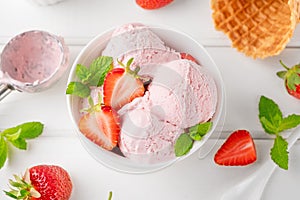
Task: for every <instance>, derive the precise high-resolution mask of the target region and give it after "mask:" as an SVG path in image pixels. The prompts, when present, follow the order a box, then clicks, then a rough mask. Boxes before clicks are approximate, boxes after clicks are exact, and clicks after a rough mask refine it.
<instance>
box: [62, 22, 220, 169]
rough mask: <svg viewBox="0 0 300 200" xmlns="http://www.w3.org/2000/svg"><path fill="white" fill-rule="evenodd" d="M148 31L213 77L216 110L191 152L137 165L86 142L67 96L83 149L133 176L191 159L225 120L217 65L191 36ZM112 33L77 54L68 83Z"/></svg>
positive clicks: (159, 29) (75, 106) (75, 103)
mask: <svg viewBox="0 0 300 200" xmlns="http://www.w3.org/2000/svg"><path fill="white" fill-rule="evenodd" d="M150 29H151V30H152V31H153V32H154V33H156V34H157V35H158V36H159V37H160V38H161V39H162V41H164V42H165V43H166V45H167V46H169V47H171V48H174V49H175V50H177V51H178V52H186V53H189V54H191V55H193V57H195V58H196V60H198V61H199V62H200V63H201V65H203V66H204V67H205V68H206V70H207V71H208V73H209V74H210V75H211V76H212V77H213V79H214V80H215V83H216V85H217V93H218V101H217V102H218V103H217V109H216V113H215V114H214V116H213V118H212V121H213V127H212V129H211V130H210V131H209V132H208V133H207V134H206V135H205V136H204V137H203V138H202V140H201V141H197V142H195V143H194V145H193V148H192V149H191V151H190V152H189V153H188V154H187V155H185V156H182V157H179V158H176V159H174V160H171V161H168V162H164V163H158V164H139V163H136V162H132V161H130V160H129V159H128V158H125V157H122V156H120V155H118V154H116V153H114V152H110V151H107V150H104V149H102V148H101V147H99V146H97V145H96V144H94V143H93V142H91V141H90V140H89V139H87V138H86V137H85V136H84V135H83V134H81V133H80V131H79V128H78V126H77V123H78V121H79V118H80V113H79V108H78V105H79V98H78V97H76V96H72V95H68V96H67V104H68V109H69V114H70V116H71V118H72V121H73V124H74V126H75V129H76V132H77V134H78V136H79V138H80V139H81V141H82V145H83V146H84V147H85V148H86V150H87V151H88V152H89V153H90V154H91V155H92V156H93V157H94V158H95V159H96V160H97V161H99V162H100V163H102V164H103V165H105V166H107V167H109V168H112V169H114V170H117V171H121V172H127V173H135V174H137V173H148V172H154V171H157V170H160V169H162V168H165V167H167V166H170V165H171V164H173V163H175V162H177V161H180V160H183V159H184V158H186V157H188V156H190V155H191V154H193V153H195V152H196V151H197V150H199V149H200V148H201V146H202V145H203V144H204V143H205V142H206V141H207V139H208V138H209V137H210V136H211V135H212V134H213V132H214V131H215V129H216V127H217V126H219V123H220V121H221V120H220V119H221V118H223V117H224V116H223V115H222V110H223V108H224V101H225V90H224V86H223V81H222V77H221V74H220V71H219V69H218V68H217V66H216V64H215V63H214V62H213V60H212V59H211V57H210V56H209V55H208V53H207V51H206V50H205V49H204V47H203V46H202V45H201V44H199V43H198V42H197V41H195V40H194V39H192V38H191V37H190V36H188V35H186V34H184V33H181V32H178V31H175V30H172V29H169V28H162V27H153V26H150ZM113 30H114V29H112V30H109V31H107V32H104V33H102V34H100V35H98V36H96V37H95V38H94V39H92V40H91V41H90V42H89V43H88V44H87V45H86V46H85V47H84V48H83V50H82V51H81V52H80V54H79V55H78V57H77V58H76V60H75V61H74V64H73V66H72V69H71V72H70V75H69V80H68V82H71V81H74V80H77V78H76V74H75V69H76V65H77V64H83V65H85V66H89V65H90V63H91V62H92V60H93V59H95V58H97V57H98V56H100V55H101V52H102V50H103V49H104V48H105V46H106V44H107V42H108V41H109V39H110V37H111V34H112V32H113ZM174 41H176V42H174Z"/></svg>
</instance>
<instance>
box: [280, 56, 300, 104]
mask: <svg viewBox="0 0 300 200" xmlns="http://www.w3.org/2000/svg"><path fill="white" fill-rule="evenodd" d="M280 64H281V65H282V66H283V67H284V68H285V70H284V71H280V72H277V76H279V77H280V78H282V79H284V84H285V88H286V90H287V92H288V93H289V94H290V95H292V96H294V97H295V98H297V99H300V64H298V65H295V66H293V67H291V68H289V67H287V66H286V65H285V64H284V63H283V62H282V61H280Z"/></svg>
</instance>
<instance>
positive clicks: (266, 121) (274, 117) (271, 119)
mask: <svg viewBox="0 0 300 200" xmlns="http://www.w3.org/2000/svg"><path fill="white" fill-rule="evenodd" d="M259 120H260V122H261V124H262V127H263V128H264V130H265V131H266V132H267V133H270V134H276V133H278V132H277V128H278V127H279V126H280V124H281V121H282V112H281V110H280V109H279V106H278V105H277V104H276V103H275V102H274V101H273V100H272V99H269V98H267V97H265V96H261V97H260V101H259Z"/></svg>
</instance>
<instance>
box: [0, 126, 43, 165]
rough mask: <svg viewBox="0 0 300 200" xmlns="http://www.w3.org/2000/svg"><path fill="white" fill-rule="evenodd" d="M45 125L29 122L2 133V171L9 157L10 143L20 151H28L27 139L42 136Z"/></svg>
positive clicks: (0, 158) (0, 142)
mask: <svg viewBox="0 0 300 200" xmlns="http://www.w3.org/2000/svg"><path fill="white" fill-rule="evenodd" d="M43 129H44V125H43V124H42V123H40V122H27V123H23V124H20V125H18V126H16V127H12V128H8V129H5V130H4V131H2V132H0V169H1V168H2V167H3V166H4V164H5V162H6V160H7V157H8V143H11V144H12V145H13V146H15V147H16V148H18V149H22V150H26V149H27V142H26V140H27V139H34V138H36V137H38V136H39V135H41V134H42V132H43Z"/></svg>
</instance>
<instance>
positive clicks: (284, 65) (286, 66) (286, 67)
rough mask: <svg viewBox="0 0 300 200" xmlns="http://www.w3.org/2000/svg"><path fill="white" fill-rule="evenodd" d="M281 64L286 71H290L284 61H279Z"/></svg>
mask: <svg viewBox="0 0 300 200" xmlns="http://www.w3.org/2000/svg"><path fill="white" fill-rule="evenodd" d="M279 62H280V64H281V65H282V66H283V67H284V68H285V69H286V70H289V69H290V68H288V66H286V65H285V64H284V63H283V62H282V60H279Z"/></svg>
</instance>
